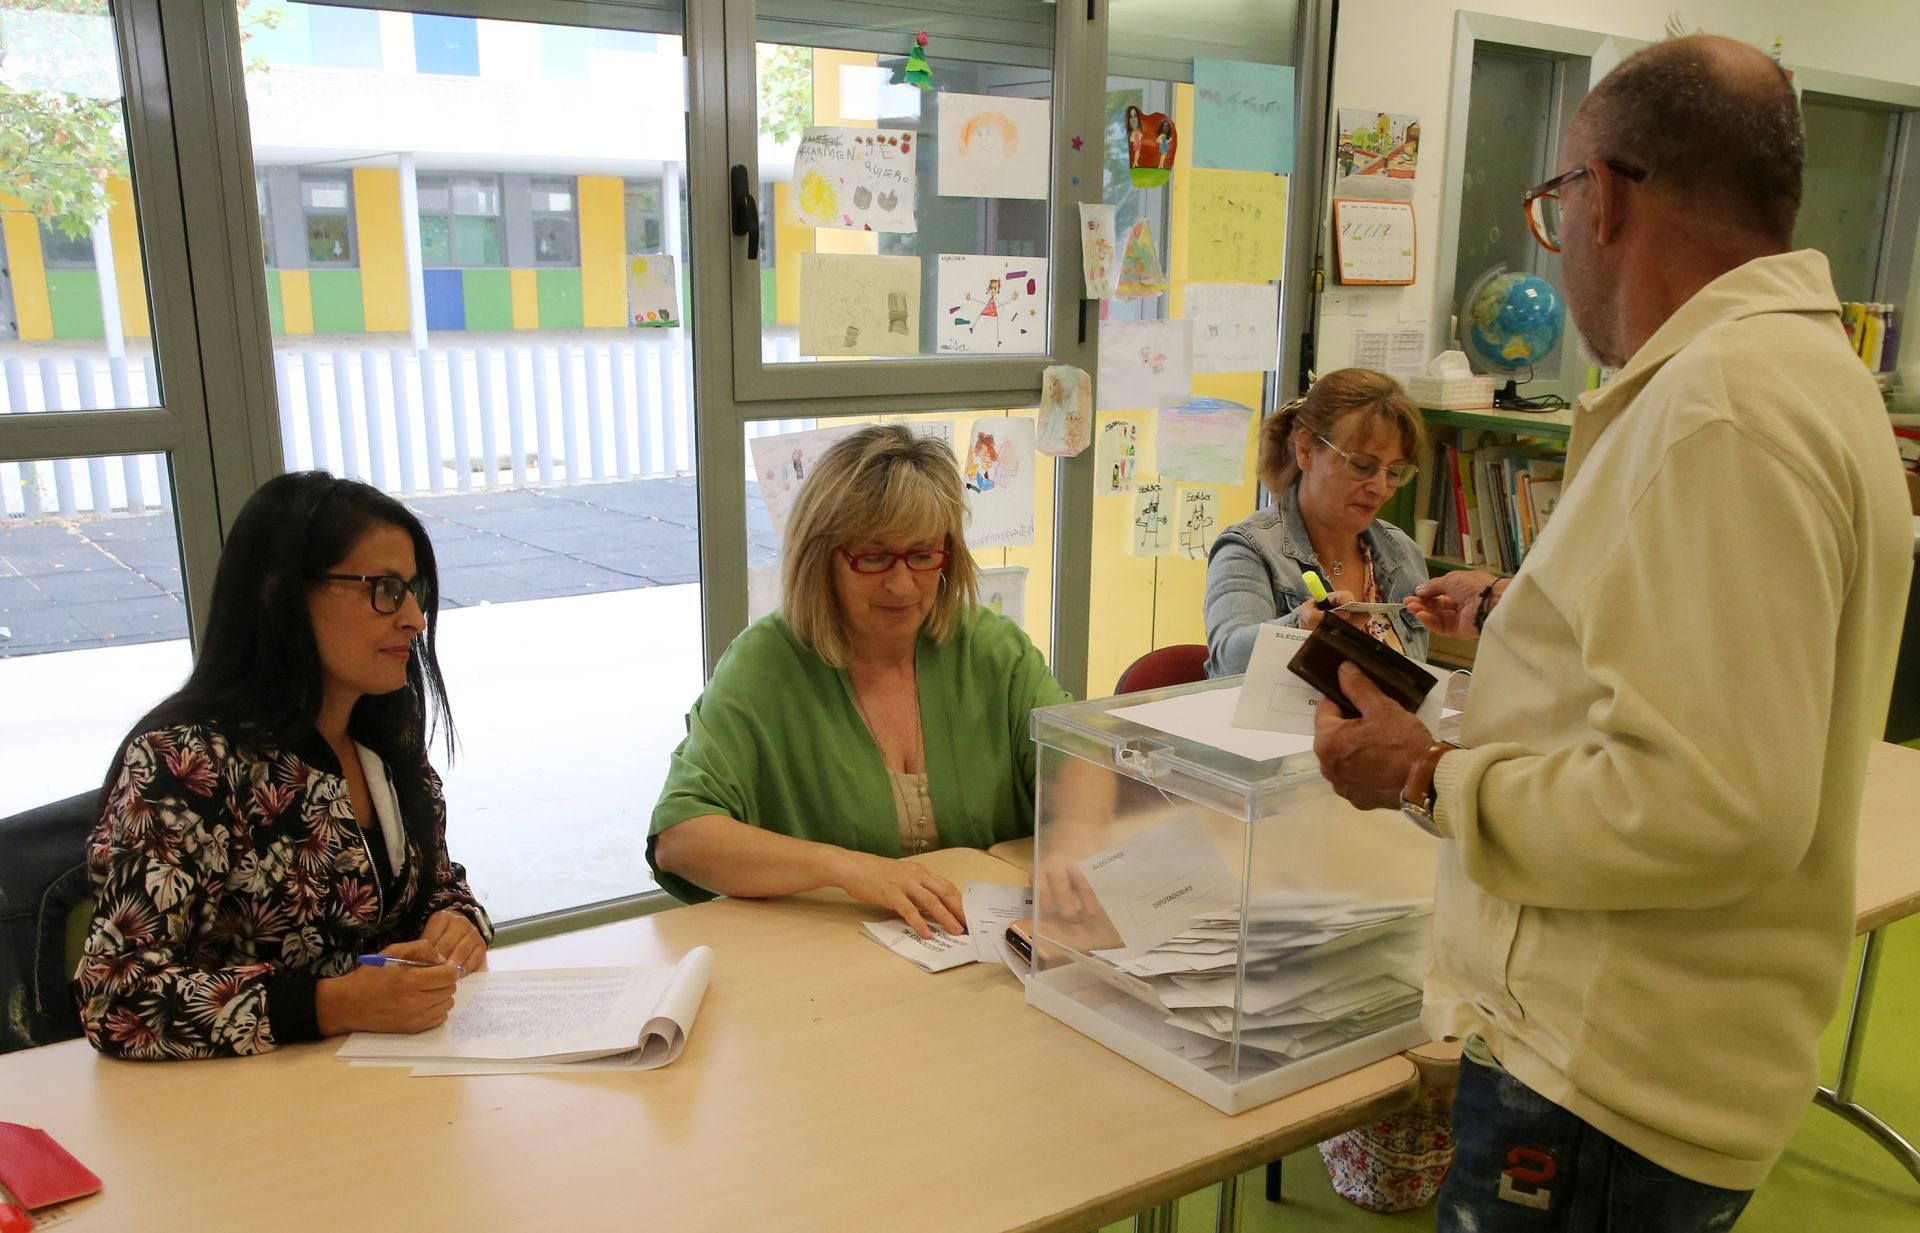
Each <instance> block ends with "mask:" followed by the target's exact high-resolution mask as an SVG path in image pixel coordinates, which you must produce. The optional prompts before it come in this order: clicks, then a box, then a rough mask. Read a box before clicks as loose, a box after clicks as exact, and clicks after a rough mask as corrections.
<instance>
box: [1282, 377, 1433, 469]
mask: <svg viewBox="0 0 1920 1233" xmlns="http://www.w3.org/2000/svg"><path fill="white" fill-rule="evenodd" d="M1350 415H1360V416H1364V417H1365V418H1367V419H1369V420H1372V421H1374V422H1376V423H1381V424H1387V425H1389V426H1391V427H1393V428H1394V429H1396V430H1398V432H1399V433H1400V440H1401V441H1402V442H1403V443H1404V444H1405V446H1406V450H1407V457H1409V458H1413V457H1416V456H1418V455H1419V453H1420V448H1421V444H1422V442H1424V441H1425V439H1426V432H1425V421H1424V420H1423V419H1421V417H1420V408H1418V407H1416V406H1414V404H1413V399H1411V398H1409V397H1407V392H1406V390H1404V389H1402V388H1401V387H1400V383H1399V382H1398V381H1395V380H1394V379H1393V378H1392V377H1389V376H1388V375H1387V374H1385V373H1383V372H1375V371H1374V370H1373V369H1371V368H1342V369H1340V370H1339V371H1338V372H1330V373H1328V374H1327V375H1326V376H1324V377H1322V378H1320V379H1319V380H1318V381H1315V382H1314V383H1313V386H1312V387H1311V388H1310V389H1308V390H1307V392H1306V393H1305V394H1302V395H1301V396H1300V397H1298V398H1296V399H1294V400H1293V401H1292V402H1290V403H1288V404H1287V405H1286V406H1284V407H1282V408H1280V409H1279V410H1278V411H1276V412H1274V413H1273V414H1272V415H1269V416H1268V417H1267V418H1266V420H1265V421H1263V422H1262V423H1261V425H1260V482H1261V483H1263V484H1265V485H1266V486H1267V491H1268V492H1271V493H1272V494H1273V495H1274V496H1275V497H1276V498H1277V497H1279V496H1280V494H1281V493H1283V492H1285V491H1286V490H1287V488H1288V487H1289V486H1291V485H1292V483H1293V481H1294V480H1296V479H1298V478H1299V477H1300V463H1299V460H1298V459H1297V458H1296V457H1295V456H1294V450H1293V447H1294V442H1295V441H1296V440H1297V439H1298V438H1299V437H1300V435H1301V434H1302V433H1304V434H1306V435H1307V437H1308V438H1309V439H1310V443H1311V444H1312V445H1314V446H1315V447H1316V448H1317V447H1318V446H1319V442H1318V441H1312V440H1311V438H1314V437H1325V438H1327V439H1328V440H1332V439H1333V438H1334V437H1335V436H1336V435H1337V434H1338V431H1339V427H1340V423H1341V421H1343V420H1345V419H1346V418H1347V417H1348V416H1350Z"/></svg>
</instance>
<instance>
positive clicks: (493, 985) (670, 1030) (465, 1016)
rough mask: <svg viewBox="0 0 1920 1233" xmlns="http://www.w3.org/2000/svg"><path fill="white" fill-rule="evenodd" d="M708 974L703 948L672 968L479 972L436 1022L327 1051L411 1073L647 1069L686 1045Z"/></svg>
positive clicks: (362, 1035) (354, 1039)
mask: <svg viewBox="0 0 1920 1233" xmlns="http://www.w3.org/2000/svg"><path fill="white" fill-rule="evenodd" d="M712 974H713V952H712V951H711V950H709V949H708V948H707V947H705V946H696V947H694V948H693V949H692V950H691V951H688V952H687V954H686V956H685V957H684V958H682V959H681V960H680V962H678V963H676V964H674V965H673V966H672V967H648V968H551V969H545V970H541V971H531V972H476V973H474V974H473V975H472V976H468V977H466V978H465V979H463V980H462V981H461V982H460V985H459V988H458V990H457V991H456V992H455V994H454V1002H453V1012H452V1013H451V1014H449V1015H448V1016H447V1021H446V1022H445V1023H443V1024H441V1025H440V1026H439V1027H437V1028H434V1029H433V1030H432V1031H429V1032H421V1033H418V1034H417V1035H412V1036H404V1035H388V1034H384V1033H377V1032H355V1033H354V1034H353V1035H352V1036H349V1037H348V1038H347V1042H346V1043H345V1044H344V1045H341V1046H340V1051H339V1052H338V1053H337V1054H335V1055H334V1056H336V1057H341V1058H345V1059H346V1060H347V1061H349V1062H351V1063H352V1064H353V1065H355V1066H411V1067H412V1068H413V1073H414V1074H415V1075H488V1074H524V1073H528V1072H532V1071H580V1070H652V1069H653V1068H654V1067H656V1066H665V1065H666V1064H667V1063H669V1062H671V1061H673V1060H674V1059H675V1058H677V1057H679V1056H680V1053H681V1051H682V1050H684V1049H685V1048H686V1044H687V1034H688V1033H689V1032H691V1031H692V1030H693V1020H694V1016H696V1015H698V1014H699V1013H700V1003H701V1001H702V1000H703V999H704V998H705V997H706V996H707V981H708V979H709V978H710V977H711V976H712Z"/></svg>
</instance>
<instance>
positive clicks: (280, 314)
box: [267, 270, 287, 334]
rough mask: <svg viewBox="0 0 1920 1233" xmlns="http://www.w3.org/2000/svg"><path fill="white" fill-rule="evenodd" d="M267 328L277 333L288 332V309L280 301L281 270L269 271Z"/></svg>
mask: <svg viewBox="0 0 1920 1233" xmlns="http://www.w3.org/2000/svg"><path fill="white" fill-rule="evenodd" d="M267 328H268V329H270V330H272V331H273V332H274V333H275V334H284V333H286V332H287V309H286V306H285V305H283V304H282V303H281V302H280V271H278V270H268V271H267Z"/></svg>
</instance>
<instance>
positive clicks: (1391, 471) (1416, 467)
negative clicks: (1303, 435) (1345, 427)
mask: <svg viewBox="0 0 1920 1233" xmlns="http://www.w3.org/2000/svg"><path fill="white" fill-rule="evenodd" d="M1317 439H1318V440H1319V442H1320V444H1322V445H1324V446H1326V447H1327V448H1328V449H1330V450H1332V451H1333V452H1334V453H1336V454H1338V455H1340V457H1342V458H1344V459H1346V460H1347V469H1348V470H1349V471H1352V472H1353V478H1355V479H1357V480H1370V479H1372V478H1373V477H1374V476H1376V475H1378V474H1380V473H1381V472H1382V471H1385V472H1386V475H1387V482H1388V483H1389V484H1392V485H1393V486H1394V487H1395V488H1400V487H1404V486H1405V484H1406V482H1407V481H1408V480H1410V479H1412V478H1413V477H1414V476H1416V475H1418V474H1420V464H1419V463H1415V462H1396V463H1394V464H1393V465H1392V466H1390V467H1382V466H1381V465H1380V460H1379V459H1378V458H1375V457H1374V456H1373V455H1372V454H1349V453H1347V451H1345V450H1343V449H1341V448H1340V447H1339V446H1337V445H1335V444H1334V443H1333V442H1331V441H1329V440H1327V439H1326V438H1325V437H1319V438H1317Z"/></svg>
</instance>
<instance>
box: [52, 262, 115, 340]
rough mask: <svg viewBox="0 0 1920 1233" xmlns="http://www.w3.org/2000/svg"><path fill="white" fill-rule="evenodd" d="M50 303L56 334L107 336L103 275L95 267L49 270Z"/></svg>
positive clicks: (76, 336)
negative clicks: (102, 296) (102, 297)
mask: <svg viewBox="0 0 1920 1233" xmlns="http://www.w3.org/2000/svg"><path fill="white" fill-rule="evenodd" d="M47 307H48V308H49V309H50V310H51V313H52V316H53V336H54V337H55V338H105V337H106V336H107V323H106V322H105V320H103V319H102V318H101V316H100V276H99V275H97V274H95V273H94V272H93V271H92V270H48V271H47Z"/></svg>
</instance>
